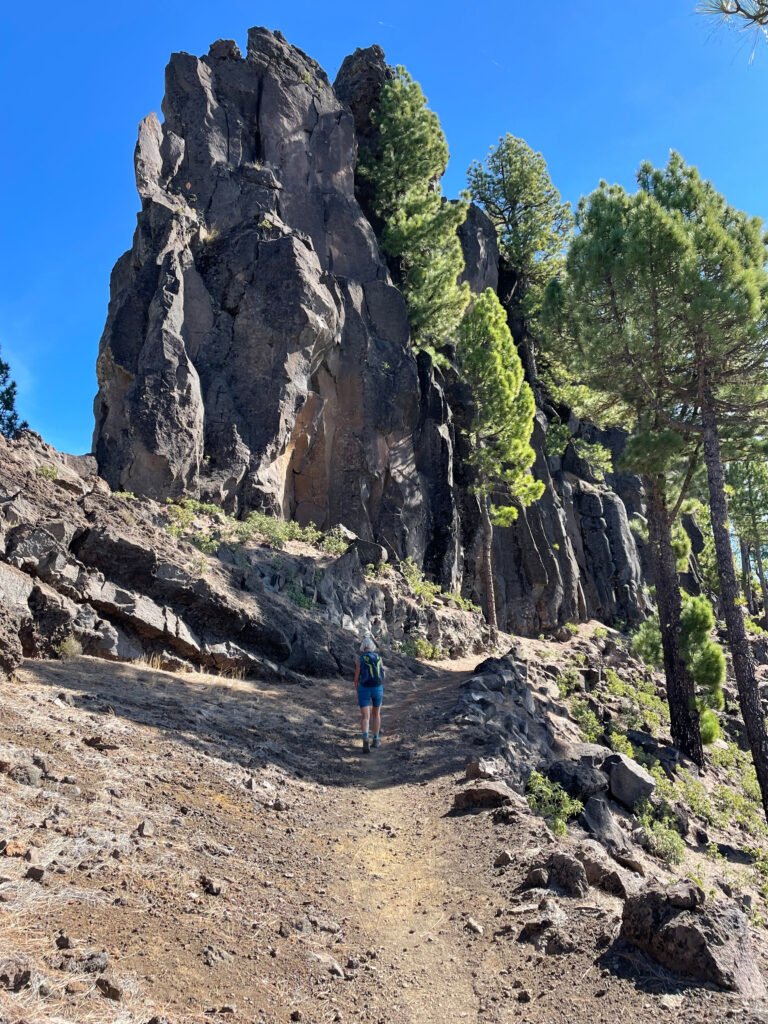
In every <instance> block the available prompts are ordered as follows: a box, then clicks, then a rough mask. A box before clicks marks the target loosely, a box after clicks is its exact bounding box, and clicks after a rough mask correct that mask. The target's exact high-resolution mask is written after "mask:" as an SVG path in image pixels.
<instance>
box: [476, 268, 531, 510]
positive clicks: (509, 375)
mask: <svg viewBox="0 0 768 1024" xmlns="http://www.w3.org/2000/svg"><path fill="white" fill-rule="evenodd" d="M457 342H458V345H457V352H458V357H459V362H460V365H461V370H462V374H463V376H464V377H465V379H466V380H467V382H468V383H469V385H470V387H471V389H472V397H473V410H474V411H473V416H472V421H471V426H470V434H471V442H472V453H471V455H470V457H469V461H470V463H471V465H472V466H474V468H475V470H476V472H477V482H476V483H475V486H474V491H475V494H477V495H478V496H479V497H481V498H482V499H490V497H491V496H492V494H493V493H494V492H498V491H500V490H504V491H505V492H506V493H508V494H509V496H510V497H511V498H512V499H513V500H514V501H515V502H517V503H519V504H520V505H530V504H531V502H533V501H536V499H537V498H539V497H541V494H542V493H543V491H544V484H543V483H542V482H541V481H540V480H535V479H534V477H533V475H532V473H531V466H532V464H533V461H534V458H535V454H534V451H533V448H531V433H532V432H533V418H534V415H535V412H536V407H535V403H534V399H533V393H532V391H531V389H530V387H529V386H528V384H527V383H526V382H525V381H524V380H523V367H522V364H521V362H520V357H519V355H518V354H517V349H516V347H515V343H514V341H513V339H512V335H511V333H510V330H509V327H508V326H507V318H506V314H505V312H504V308H503V306H502V305H501V303H500V302H499V298H498V296H497V295H496V293H495V292H494V291H493V289H492V288H487V289H486V290H485V291H484V292H483V293H482V295H479V296H478V297H477V299H476V300H475V301H474V303H473V305H472V306H471V308H470V309H469V310H468V311H467V312H466V313H465V315H464V318H463V320H462V321H461V324H460V326H459V330H458V334H457ZM491 518H492V520H493V522H494V524H495V525H502V526H509V525H510V524H511V523H512V522H514V520H515V519H516V518H517V508H516V507H515V504H512V503H510V504H506V505H501V506H495V505H494V506H492V507H491Z"/></svg>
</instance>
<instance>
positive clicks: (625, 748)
mask: <svg viewBox="0 0 768 1024" xmlns="http://www.w3.org/2000/svg"><path fill="white" fill-rule="evenodd" d="M608 746H609V747H610V748H611V750H615V751H616V753H617V754H626V755H627V757H631V758H634V757H635V748H634V747H633V746H632V744H631V743H630V742H629V740H628V739H627V737H626V734H625V733H623V732H621V731H620V730H619V729H616V728H615V727H614V726H612V727H611V728H610V729H609V730H608Z"/></svg>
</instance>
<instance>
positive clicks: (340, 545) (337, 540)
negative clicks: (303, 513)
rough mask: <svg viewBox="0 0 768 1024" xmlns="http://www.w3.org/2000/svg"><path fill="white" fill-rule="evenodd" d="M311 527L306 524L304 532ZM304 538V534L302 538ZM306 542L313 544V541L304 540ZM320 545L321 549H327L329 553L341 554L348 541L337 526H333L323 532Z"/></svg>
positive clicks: (347, 545)
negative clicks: (326, 531)
mask: <svg viewBox="0 0 768 1024" xmlns="http://www.w3.org/2000/svg"><path fill="white" fill-rule="evenodd" d="M310 529H311V527H309V526H306V527H305V528H304V530H305V534H306V532H307V531H308V530H310ZM302 539H304V540H306V536H305V537H304V538H302ZM306 543H307V544H313V543H314V541H311V540H306ZM320 547H321V548H322V549H323V551H327V552H328V554H329V555H343V554H344V552H345V551H346V550H347V548H348V547H349V541H348V540H347V538H346V537H345V536H344V534H343V533H342V532H341V530H340V529H339V527H338V526H334V527H333V529H331V530H329V531H328V533H326V534H325V536H324V537H323V539H322V540H321V541H320Z"/></svg>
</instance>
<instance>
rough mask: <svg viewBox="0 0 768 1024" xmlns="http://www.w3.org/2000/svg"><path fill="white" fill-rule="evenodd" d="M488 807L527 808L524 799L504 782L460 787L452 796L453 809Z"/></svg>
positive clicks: (463, 809)
mask: <svg viewBox="0 0 768 1024" xmlns="http://www.w3.org/2000/svg"><path fill="white" fill-rule="evenodd" d="M488 807H517V808H519V809H520V810H522V809H525V810H526V811H527V810H528V804H527V803H526V801H525V799H524V798H523V797H521V796H520V794H519V793H516V792H515V791H514V789H511V788H510V787H509V786H508V785H507V784H506V783H505V782H483V783H478V784H476V785H474V786H468V787H467V788H466V789H460V790H459V792H458V793H457V794H456V795H455V796H454V798H453V810H454V811H466V810H484V809H486V808H488Z"/></svg>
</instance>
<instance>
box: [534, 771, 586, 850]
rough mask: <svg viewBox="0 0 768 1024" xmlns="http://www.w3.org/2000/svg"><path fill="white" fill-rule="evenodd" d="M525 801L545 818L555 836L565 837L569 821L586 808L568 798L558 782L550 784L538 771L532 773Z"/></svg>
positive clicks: (578, 801) (577, 801) (579, 802)
mask: <svg viewBox="0 0 768 1024" xmlns="http://www.w3.org/2000/svg"><path fill="white" fill-rule="evenodd" d="M525 799H526V800H527V801H528V806H529V807H530V808H531V810H532V811H535V812H536V814H540V815H541V816H542V818H544V820H545V821H546V822H547V824H548V825H549V827H550V828H551V829H552V831H553V832H554V833H555V835H564V834H565V830H566V829H565V825H566V822H567V821H568V819H569V818H575V817H576V815H577V814H580V813H581V810H582V808H583V806H584V805H583V804H582V803H581V801H580V800H575V799H574V798H573V797H570V796H568V794H567V793H566V792H565V790H564V789H563V787H562V786H561V785H559V784H558V783H557V782H550V780H549V779H548V778H546V777H545V776H544V775H541V774H540V773H539V772H537V771H533V772H531V775H530V778H529V779H528V784H527V786H526V788H525Z"/></svg>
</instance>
